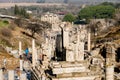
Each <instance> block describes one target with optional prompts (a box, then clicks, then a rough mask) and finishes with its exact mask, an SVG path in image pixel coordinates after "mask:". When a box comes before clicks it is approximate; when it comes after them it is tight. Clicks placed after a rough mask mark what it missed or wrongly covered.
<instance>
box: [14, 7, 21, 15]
mask: <svg viewBox="0 0 120 80" xmlns="http://www.w3.org/2000/svg"><path fill="white" fill-rule="evenodd" d="M19 13H20V9H19V7H18V6H17V5H15V8H14V14H15V15H18V14H19Z"/></svg>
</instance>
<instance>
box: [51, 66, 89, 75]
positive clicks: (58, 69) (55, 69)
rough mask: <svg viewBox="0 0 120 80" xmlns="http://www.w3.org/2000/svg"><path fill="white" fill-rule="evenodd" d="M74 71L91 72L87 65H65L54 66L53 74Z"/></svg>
mask: <svg viewBox="0 0 120 80" xmlns="http://www.w3.org/2000/svg"><path fill="white" fill-rule="evenodd" d="M73 72H89V70H87V69H86V67H84V66H82V67H65V68H62V67H61V68H53V74H63V73H73Z"/></svg>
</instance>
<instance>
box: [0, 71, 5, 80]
mask: <svg viewBox="0 0 120 80" xmlns="http://www.w3.org/2000/svg"><path fill="white" fill-rule="evenodd" d="M0 80H4V79H3V71H2V69H0Z"/></svg>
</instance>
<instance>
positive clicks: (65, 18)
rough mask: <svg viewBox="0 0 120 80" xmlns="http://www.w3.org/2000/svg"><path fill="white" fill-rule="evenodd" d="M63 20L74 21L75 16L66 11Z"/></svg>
mask: <svg viewBox="0 0 120 80" xmlns="http://www.w3.org/2000/svg"><path fill="white" fill-rule="evenodd" d="M63 21H67V22H74V21H75V16H74V15H73V14H70V13H68V14H66V15H65V16H64V18H63Z"/></svg>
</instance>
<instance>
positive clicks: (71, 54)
mask: <svg viewBox="0 0 120 80" xmlns="http://www.w3.org/2000/svg"><path fill="white" fill-rule="evenodd" d="M66 61H75V57H74V52H72V51H69V50H67V51H66Z"/></svg>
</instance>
